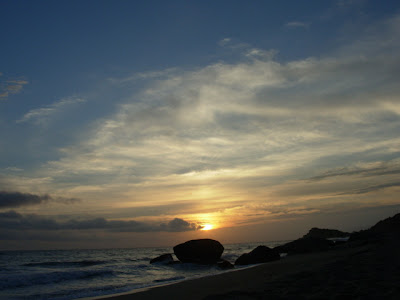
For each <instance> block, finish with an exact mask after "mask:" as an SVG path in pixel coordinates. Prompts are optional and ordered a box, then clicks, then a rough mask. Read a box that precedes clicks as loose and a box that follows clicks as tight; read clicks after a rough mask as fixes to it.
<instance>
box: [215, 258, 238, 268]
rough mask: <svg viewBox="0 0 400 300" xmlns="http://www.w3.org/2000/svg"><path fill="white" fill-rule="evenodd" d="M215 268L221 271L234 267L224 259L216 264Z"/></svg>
mask: <svg viewBox="0 0 400 300" xmlns="http://www.w3.org/2000/svg"><path fill="white" fill-rule="evenodd" d="M217 266H218V267H219V268H220V269H222V270H228V269H233V268H234V267H235V266H234V265H233V264H231V263H230V262H229V261H227V260H225V259H221V260H220V261H219V262H218V263H217Z"/></svg>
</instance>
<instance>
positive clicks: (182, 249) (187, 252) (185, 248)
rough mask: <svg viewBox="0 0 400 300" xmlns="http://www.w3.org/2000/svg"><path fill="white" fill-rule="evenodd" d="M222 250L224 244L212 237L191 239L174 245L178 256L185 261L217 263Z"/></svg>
mask: <svg viewBox="0 0 400 300" xmlns="http://www.w3.org/2000/svg"><path fill="white" fill-rule="evenodd" d="M222 252H224V246H222V245H221V243H220V242H218V241H215V240H211V239H200V240H191V241H187V242H185V243H183V244H179V245H176V246H175V247H174V253H175V255H176V257H177V258H178V259H179V260H180V261H181V262H184V263H197V264H216V263H217V262H218V261H219V259H220V258H221V255H222Z"/></svg>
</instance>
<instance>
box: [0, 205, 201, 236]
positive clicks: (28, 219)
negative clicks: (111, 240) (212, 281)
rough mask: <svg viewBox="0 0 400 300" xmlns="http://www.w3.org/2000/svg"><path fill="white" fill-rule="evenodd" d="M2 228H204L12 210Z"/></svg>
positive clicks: (3, 216)
mask: <svg viewBox="0 0 400 300" xmlns="http://www.w3.org/2000/svg"><path fill="white" fill-rule="evenodd" d="M0 228H1V230H0V231H7V230H13V231H20V230H21V231H23V230H31V231H43V230H44V231H56V230H77V231H81V230H102V231H112V232H183V231H194V230H199V229H201V228H202V227H201V226H200V225H197V224H195V223H189V222H187V221H185V220H183V219H180V218H174V219H173V220H170V221H169V222H167V223H160V224H152V223H145V222H137V221H133V220H129V221H121V220H106V219H105V218H93V219H85V220H79V219H70V220H68V221H64V222H62V221H59V220H57V219H55V218H54V217H45V216H41V215H37V214H27V215H23V214H20V213H18V212H15V211H13V210H11V211H7V212H0ZM0 235H1V234H0Z"/></svg>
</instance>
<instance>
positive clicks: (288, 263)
mask: <svg viewBox="0 0 400 300" xmlns="http://www.w3.org/2000/svg"><path fill="white" fill-rule="evenodd" d="M399 244H400V243H399V241H398V240H395V241H393V240H392V239H391V240H387V241H382V242H380V243H358V244H357V243H353V244H346V245H342V246H337V247H336V248H335V249H333V250H329V251H326V252H319V253H311V254H301V255H293V256H289V257H286V258H284V259H281V260H279V261H274V262H269V263H265V264H261V265H257V266H254V267H251V268H247V269H242V270H235V271H230V272H225V273H222V274H218V275H215V276H209V277H203V278H198V279H193V280H186V281H182V282H178V283H174V284H170V285H165V286H159V287H153V288H149V289H144V290H139V291H132V292H131V293H126V294H123V295H113V296H107V297H103V298H97V299H113V300H128V299H132V300H136V299H207V300H210V299H269V300H270V299H400V284H399V283H400V255H399V254H398V253H399V252H398V249H399Z"/></svg>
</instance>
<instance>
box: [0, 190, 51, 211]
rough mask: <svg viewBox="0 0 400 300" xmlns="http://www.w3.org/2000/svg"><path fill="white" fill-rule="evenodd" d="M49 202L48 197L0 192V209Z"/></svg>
mask: <svg viewBox="0 0 400 300" xmlns="http://www.w3.org/2000/svg"><path fill="white" fill-rule="evenodd" d="M49 200H51V197H50V196H49V195H42V196H39V195H33V194H25V193H19V192H5V191H0V208H11V207H20V206H27V205H37V204H41V203H43V202H47V201H49Z"/></svg>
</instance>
